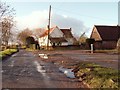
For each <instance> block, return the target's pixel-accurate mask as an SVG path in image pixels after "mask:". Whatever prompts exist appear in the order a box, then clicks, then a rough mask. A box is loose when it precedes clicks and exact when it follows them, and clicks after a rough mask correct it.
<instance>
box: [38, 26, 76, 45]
mask: <svg viewBox="0 0 120 90" xmlns="http://www.w3.org/2000/svg"><path fill="white" fill-rule="evenodd" d="M75 40H76V39H75V38H74V37H73V35H72V33H71V28H70V29H59V28H58V27H57V26H55V27H53V28H51V29H50V33H49V46H52V47H54V46H67V45H73V44H74V41H75ZM47 43H48V30H46V31H45V32H44V33H43V34H42V35H41V36H40V38H39V45H40V47H47Z"/></svg>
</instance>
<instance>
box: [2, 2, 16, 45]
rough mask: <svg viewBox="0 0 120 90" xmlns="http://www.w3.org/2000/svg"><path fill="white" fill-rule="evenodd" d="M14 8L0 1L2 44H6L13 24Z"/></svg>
mask: <svg viewBox="0 0 120 90" xmlns="http://www.w3.org/2000/svg"><path fill="white" fill-rule="evenodd" d="M14 11H15V10H14V9H13V8H10V6H9V5H6V3H3V2H0V38H1V42H2V44H3V45H6V46H7V45H8V42H9V39H10V35H11V29H12V27H13V26H14V20H13V19H14V15H15V13H14Z"/></svg>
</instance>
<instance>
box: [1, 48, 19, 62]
mask: <svg viewBox="0 0 120 90" xmlns="http://www.w3.org/2000/svg"><path fill="white" fill-rule="evenodd" d="M17 51H18V50H17V49H6V50H4V51H1V52H0V60H2V59H4V58H5V57H7V56H10V55H11V54H13V53H15V52H17Z"/></svg>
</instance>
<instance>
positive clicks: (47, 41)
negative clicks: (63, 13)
mask: <svg viewBox="0 0 120 90" xmlns="http://www.w3.org/2000/svg"><path fill="white" fill-rule="evenodd" d="M50 16H51V5H50V7H49V19H48V41H47V50H49V39H50Z"/></svg>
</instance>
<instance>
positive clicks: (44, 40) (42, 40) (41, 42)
mask: <svg viewBox="0 0 120 90" xmlns="http://www.w3.org/2000/svg"><path fill="white" fill-rule="evenodd" d="M47 42H48V36H45V37H41V38H39V45H40V46H47ZM49 46H52V45H51V43H50V40H49Z"/></svg>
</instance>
